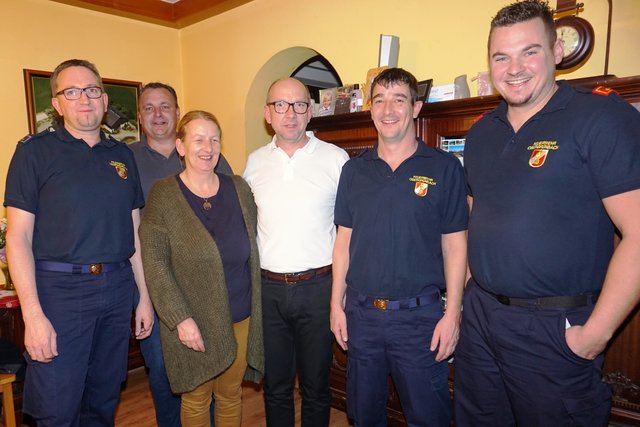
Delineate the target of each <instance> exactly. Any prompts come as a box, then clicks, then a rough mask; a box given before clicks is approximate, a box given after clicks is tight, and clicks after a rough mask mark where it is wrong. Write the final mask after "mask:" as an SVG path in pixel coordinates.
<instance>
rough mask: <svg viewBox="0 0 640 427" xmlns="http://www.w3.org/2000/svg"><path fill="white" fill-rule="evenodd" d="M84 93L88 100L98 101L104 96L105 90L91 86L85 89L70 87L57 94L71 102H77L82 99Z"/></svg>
mask: <svg viewBox="0 0 640 427" xmlns="http://www.w3.org/2000/svg"><path fill="white" fill-rule="evenodd" d="M82 92H84V93H85V95H87V98H91V99H96V98H100V97H101V96H102V94H103V92H104V91H103V90H102V88H101V87H100V86H89V87H85V88H80V87H68V88H66V89H62V90H60V91H58V92H57V93H56V96H58V95H64V97H65V98H66V99H67V100H69V101H75V100H76V99H80V97H81V96H82Z"/></svg>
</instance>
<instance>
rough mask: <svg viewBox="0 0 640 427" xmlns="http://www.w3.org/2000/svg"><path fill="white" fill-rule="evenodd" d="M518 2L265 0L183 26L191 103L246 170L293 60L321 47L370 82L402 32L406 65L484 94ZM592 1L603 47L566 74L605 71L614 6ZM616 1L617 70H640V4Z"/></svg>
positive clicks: (346, 76) (588, 14) (588, 7)
mask: <svg viewBox="0 0 640 427" xmlns="http://www.w3.org/2000/svg"><path fill="white" fill-rule="evenodd" d="M509 1H510V0H483V1H481V2H479V1H475V0H462V1H435V0H431V1H426V0H402V1H399V2H389V1H388V0H347V1H345V0H322V1H304V0H255V1H253V2H251V3H248V4H245V5H243V6H241V7H239V8H237V9H234V10H231V11H229V12H227V13H225V14H223V15H219V16H216V17H213V18H210V19H208V20H206V21H203V22H200V23H198V24H195V25H192V26H190V27H187V28H185V29H183V30H182V31H181V38H182V40H181V41H182V49H183V52H182V54H183V64H184V76H185V79H184V89H185V93H184V96H185V100H186V104H187V105H188V106H197V107H198V108H207V109H210V110H211V111H213V112H214V113H215V114H216V115H218V118H219V119H220V120H221V123H222V126H223V130H224V138H223V149H224V152H225V155H226V156H227V157H228V158H229V160H230V161H231V163H232V165H233V167H234V169H236V170H237V171H242V168H243V167H244V161H245V158H246V156H247V154H248V153H249V152H250V151H252V150H253V149H255V148H256V147H258V146H260V145H262V144H264V143H266V142H267V141H268V138H269V137H268V135H267V134H266V131H265V129H264V123H263V121H262V120H261V114H262V103H263V102H264V96H265V92H266V88H267V86H268V84H269V82H270V80H272V79H273V78H275V77H278V76H284V75H285V74H288V73H291V72H292V71H293V70H294V69H295V68H296V65H298V64H299V62H298V63H297V64H296V63H295V62H294V63H293V65H292V62H291V61H287V56H289V55H290V56H296V55H298V56H299V55H302V56H304V54H305V53H307V57H309V56H310V54H309V53H308V52H312V51H317V52H318V53H321V54H322V55H324V56H325V57H326V58H327V59H328V60H329V61H330V62H331V63H332V64H333V65H334V67H335V69H336V71H337V72H338V73H339V75H340V77H341V78H342V81H343V82H344V83H360V82H362V81H364V80H365V76H366V73H367V70H368V69H369V68H372V67H375V66H376V65H377V60H378V43H379V35H380V34H381V33H383V34H393V35H396V36H399V37H400V53H399V64H398V65H399V66H401V67H403V68H406V69H407V70H409V71H411V72H412V73H414V74H415V75H416V77H417V78H418V79H419V80H422V79H427V78H433V79H434V84H436V85H439V84H446V83H452V82H453V79H454V78H455V77H456V76H458V75H460V74H467V76H468V81H469V85H470V88H471V93H472V94H475V93H476V85H475V83H472V82H471V81H470V79H471V77H472V76H475V75H476V74H477V72H478V71H482V70H485V69H486V68H487V65H486V42H487V35H488V30H489V23H490V20H491V17H492V16H493V15H494V14H495V13H496V12H497V11H498V9H500V8H501V7H502V6H504V5H505V4H507V3H508V2H509ZM551 3H552V4H553V5H555V2H554V1H553V0H552V1H551ZM584 3H585V8H584V12H583V13H582V14H581V16H582V17H584V18H586V19H587V20H589V21H590V22H591V23H592V25H593V26H594V28H595V32H596V47H595V50H594V52H593V54H592V56H591V58H590V59H589V61H588V62H587V63H586V64H585V65H584V66H583V67H581V68H580V69H578V70H575V71H573V72H571V73H569V74H566V75H565V76H563V77H562V78H579V77H587V76H593V75H601V74H603V73H604V58H605V43H606V26H607V14H608V2H607V0H584ZM613 3H615V9H614V15H613V28H612V42H611V46H612V47H611V53H610V62H609V73H611V74H616V75H618V76H619V77H622V76H629V75H636V74H640V55H638V53H637V52H638V48H637V42H638V40H640V0H615V1H614V2H613ZM303 59H304V58H303ZM265 64H268V66H265ZM263 68H266V70H265V69H263ZM277 70H279V73H278V71H277ZM265 76H269V77H270V78H265Z"/></svg>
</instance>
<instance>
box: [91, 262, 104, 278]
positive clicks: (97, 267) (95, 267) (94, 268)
mask: <svg viewBox="0 0 640 427" xmlns="http://www.w3.org/2000/svg"><path fill="white" fill-rule="evenodd" d="M89 274H93V275H97V274H102V264H90V265H89Z"/></svg>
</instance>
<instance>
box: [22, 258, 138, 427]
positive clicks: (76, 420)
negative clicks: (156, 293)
mask: <svg viewBox="0 0 640 427" xmlns="http://www.w3.org/2000/svg"><path fill="white" fill-rule="evenodd" d="M36 285H37V289H38V297H39V299H40V304H41V305H42V309H43V311H44V314H45V315H46V316H47V318H48V319H49V321H50V322H51V325H52V326H53V328H54V329H55V331H56V334H57V345H58V356H57V357H55V358H54V359H53V360H52V361H51V362H49V363H40V362H36V361H33V360H31V358H30V357H29V356H28V354H26V353H25V358H26V359H27V364H28V366H27V373H26V377H25V386H24V401H23V411H24V412H25V413H28V414H30V415H32V416H33V417H34V418H35V419H36V420H37V422H38V426H40V427H49V426H51V427H67V426H68V427H79V426H90V427H95V426H113V423H114V413H115V409H116V405H117V404H118V399H119V397H120V385H121V383H122V381H124V379H125V377H126V374H127V350H128V346H129V337H130V335H131V303H132V299H133V290H134V288H135V282H134V279H133V272H132V270H131V266H130V265H129V266H126V267H122V268H120V269H118V270H115V271H111V272H108V273H102V274H99V275H95V276H94V275H91V274H67V273H54V272H48V271H39V270H36Z"/></svg>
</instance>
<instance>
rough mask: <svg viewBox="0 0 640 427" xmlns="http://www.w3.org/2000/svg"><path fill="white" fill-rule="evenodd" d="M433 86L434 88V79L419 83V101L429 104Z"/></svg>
mask: <svg viewBox="0 0 640 427" xmlns="http://www.w3.org/2000/svg"><path fill="white" fill-rule="evenodd" d="M431 86H433V79H429V80H422V81H421V82H418V101H422V102H425V103H426V102H427V101H428V99H429V92H431Z"/></svg>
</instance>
